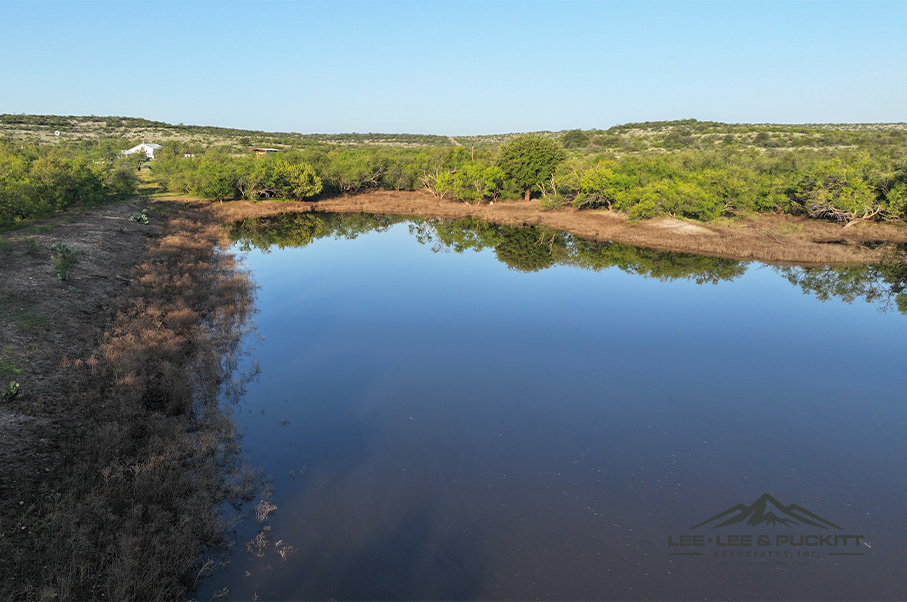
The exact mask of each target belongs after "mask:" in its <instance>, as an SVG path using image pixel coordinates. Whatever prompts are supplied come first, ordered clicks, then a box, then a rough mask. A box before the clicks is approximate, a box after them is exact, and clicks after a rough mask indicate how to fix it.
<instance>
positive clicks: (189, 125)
mask: <svg viewBox="0 0 907 602" xmlns="http://www.w3.org/2000/svg"><path fill="white" fill-rule="evenodd" d="M7 115H11V116H22V117H25V116H30V117H57V118H61V119H67V118H69V119H87V118H95V119H142V120H145V121H149V122H152V123H161V124H163V125H165V126H168V127H174V128H179V127H185V128H219V129H225V130H237V131H248V132H253V133H258V134H291V135H299V136H344V135H359V136H437V137H445V138H481V137H493V136H517V135H520V134H559V133H562V132H568V131H571V130H581V131H584V132H590V131H600V132H605V131H608V130H609V129H610V128H614V127H626V126H630V125H651V124H659V123H663V124H665V125H674V124H679V123H683V122H688V121H693V122H697V123H708V124H717V125H728V126H754V127H771V126H779V127H824V126H839V127H846V126H872V125H880V126H897V125H907V121H871V122H870V121H864V122H838V123H831V122H826V123H818V122H812V123H768V122H766V123H748V122H725V121H715V120H711V119H695V118H692V117H689V118H680V119H673V120H669V121H663V120H649V121H633V122H626V123H617V124H613V125H612V126H610V127H608V128H600V127H591V128H586V129H583V128H566V129H562V130H533V131H522V132H485V133H480V134H438V133H433V132H427V133H416V132H379V131H371V132H365V131H359V132H353V131H350V132H309V133H303V132H296V131H292V130H251V129H248V128H239V127H233V126H220V125H212V124H203V123H168V122H164V121H158V120H151V119H147V118H145V117H141V116H137V115H63V114H52V113H0V117H3V116H7ZM149 127H154V126H149Z"/></svg>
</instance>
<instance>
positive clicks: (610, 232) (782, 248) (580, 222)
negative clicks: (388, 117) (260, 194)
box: [215, 191, 907, 265]
mask: <svg viewBox="0 0 907 602" xmlns="http://www.w3.org/2000/svg"><path fill="white" fill-rule="evenodd" d="M215 210H216V211H217V213H218V214H219V215H220V216H221V217H222V218H223V219H224V220H236V219H243V218H247V217H255V216H261V215H271V214H274V213H281V212H287V211H336V212H344V213H349V212H359V211H362V212H367V213H393V214H399V215H412V216H418V217H449V218H458V217H467V216H474V217H479V218H482V219H485V220H488V221H490V222H495V223H499V224H509V225H523V224H543V225H546V226H550V227H552V228H556V229H559V230H566V231H568V232H572V233H573V234H576V235H579V236H583V237H587V238H592V239H596V240H603V241H615V242H622V243H627V244H632V245H637V246H642V247H649V248H654V249H662V250H666V251H683V252H689V253H698V254H702V255H709V256H714V257H728V258H733V259H757V260H760V261H765V262H769V263H795V264H802V265H825V264H834V265H847V264H866V263H875V262H878V261H880V260H881V259H882V258H883V256H884V254H885V248H884V245H880V244H879V243H880V242H893V243H904V242H907V227H905V226H900V225H891V224H876V223H869V222H867V223H861V224H854V225H853V226H850V227H844V226H841V225H839V224H835V223H831V222H821V221H817V220H811V219H807V218H801V217H794V216H789V215H753V216H745V217H739V218H735V219H733V220H722V221H719V222H717V223H709V224H703V223H698V222H692V221H687V220H678V219H670V218H660V219H653V220H645V221H642V222H639V223H631V222H629V221H627V219H626V218H625V217H624V216H622V215H619V214H617V213H615V212H611V211H603V210H602V211H578V210H576V209H573V208H565V209H559V210H557V211H547V212H544V211H540V210H539V208H538V202H537V201H534V200H533V201H529V202H526V201H522V200H521V201H504V202H497V203H494V204H488V205H471V204H468V203H461V202H455V201H450V200H447V199H444V200H438V199H436V198H435V197H433V196H432V195H431V194H428V193H424V192H391V191H375V192H367V193H361V194H356V195H348V196H341V197H336V198H331V199H325V200H320V201H316V202H300V203H286V202H276V201H263V202H257V203H251V202H246V201H232V202H225V203H218V204H216V206H215Z"/></svg>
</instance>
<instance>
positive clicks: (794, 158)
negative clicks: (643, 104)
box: [153, 134, 907, 223]
mask: <svg viewBox="0 0 907 602" xmlns="http://www.w3.org/2000/svg"><path fill="white" fill-rule="evenodd" d="M167 148H168V147H165V151H166V150H167ZM153 173H154V177H155V179H156V180H157V181H158V183H159V184H160V185H161V186H162V187H164V188H166V189H167V190H170V191H173V192H179V193H184V194H192V195H195V196H201V197H205V198H212V199H222V200H223V199H232V198H245V199H249V200H258V199H265V198H286V199H295V200H302V199H306V198H312V197H315V196H318V195H324V194H337V193H350V192H358V191H363V190H367V189H388V190H427V191H429V192H431V193H432V194H434V195H436V196H437V197H438V198H439V199H444V198H447V199H452V200H457V201H463V202H469V203H484V202H494V201H498V200H507V199H516V198H520V197H522V198H524V199H527V200H528V199H529V198H530V197H531V196H535V197H536V198H538V199H539V202H540V203H541V207H542V208H543V209H557V208H559V207H565V206H573V207H576V208H578V209H610V210H615V211H620V212H623V213H626V214H627V215H628V216H629V217H630V218H631V219H642V218H651V217H656V216H674V217H687V218H693V219H698V220H712V219H715V218H717V217H719V216H723V215H734V214H737V213H740V212H752V211H755V212H759V211H770V212H786V213H792V214H802V215H807V216H809V217H813V218H818V219H831V220H835V221H839V222H842V223H850V222H854V221H859V220H867V219H879V220H881V219H887V220H901V219H903V218H904V217H905V215H907V161H905V160H904V158H903V155H902V154H899V153H895V152H891V149H883V150H882V152H872V151H871V150H868V149H863V148H858V149H851V148H847V149H835V150H828V149H799V150H765V149H759V148H754V147H733V148H724V147H721V146H717V147H714V148H709V149H683V150H677V151H672V152H663V151H659V150H652V151H649V152H645V153H623V154H621V153H610V152H609V153H589V154H581V153H576V152H570V151H568V150H567V149H566V148H565V147H564V144H562V143H561V141H558V140H556V139H554V138H551V137H546V136H542V135H539V134H525V135H521V136H517V137H515V138H512V139H511V140H509V141H508V142H506V143H505V144H503V145H502V146H501V147H500V148H499V149H493V148H481V149H467V148H464V147H429V148H419V149H405V148H390V147H370V148H361V147H360V148H350V147H338V146H327V145H324V146H313V147H308V148H303V149H296V150H290V151H288V152H283V153H277V154H275V155H269V156H263V157H256V156H250V155H248V154H246V155H245V156H242V155H239V156H237V155H235V154H231V153H229V152H228V151H227V150H225V149H222V148H221V149H218V148H214V149H209V150H208V151H207V152H206V153H205V154H204V155H203V156H200V157H199V156H196V157H190V158H186V157H184V156H183V153H180V152H179V151H178V148H177V145H175V144H174V145H171V146H170V147H169V152H165V153H162V154H161V158H160V159H157V160H156V161H155V163H154V165H153Z"/></svg>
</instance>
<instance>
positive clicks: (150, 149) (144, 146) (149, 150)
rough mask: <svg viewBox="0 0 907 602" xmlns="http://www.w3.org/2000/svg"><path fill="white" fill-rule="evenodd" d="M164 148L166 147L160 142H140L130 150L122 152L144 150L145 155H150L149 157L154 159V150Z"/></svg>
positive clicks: (129, 152)
mask: <svg viewBox="0 0 907 602" xmlns="http://www.w3.org/2000/svg"><path fill="white" fill-rule="evenodd" d="M162 148H164V147H163V146H161V145H160V144H154V143H153V142H152V143H145V142H142V143H141V144H139V145H137V146H133V147H132V148H130V149H129V150H124V151H123V152H122V154H124V155H131V154H133V153H138V152H143V153H145V156H146V157H148V158H149V159H154V151H159V150H161V149H162Z"/></svg>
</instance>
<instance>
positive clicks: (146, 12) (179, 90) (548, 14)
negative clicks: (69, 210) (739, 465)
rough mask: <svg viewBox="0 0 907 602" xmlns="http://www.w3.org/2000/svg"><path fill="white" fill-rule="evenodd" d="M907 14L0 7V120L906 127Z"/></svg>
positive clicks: (425, 129) (328, 126) (818, 9)
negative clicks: (2, 116) (905, 37)
mask: <svg viewBox="0 0 907 602" xmlns="http://www.w3.org/2000/svg"><path fill="white" fill-rule="evenodd" d="M213 7H217V9H216V10H212V8H213ZM905 8H907V6H905V4H904V3H903V2H899V1H887V2H886V1H868V2H859V3H857V2H733V3H716V2H664V1H643V2H617V1H613V2H608V1H602V2H594V1H579V0H575V1H560V2H550V1H535V2H530V1H526V2H517V1H494V2H473V1H466V0H464V1H460V2H456V1H439V2H419V1H386V2H385V1H374V2H363V1H359V2H357V1H333V2H323V1H300V2H271V1H268V2H256V3H252V2H237V1H224V2H205V1H200V0H196V1H189V2H183V3H177V2H167V1H161V2H156V3H152V4H143V5H139V4H135V3H128V4H124V3H115V2H99V1H93V2H92V1H85V0H75V1H72V2H66V3H62V2H53V1H32V2H9V1H7V2H2V1H0V17H3V18H2V19H0V32H2V34H3V35H0V52H2V53H3V55H4V56H8V57H13V56H15V57H16V58H15V59H14V60H7V61H4V62H3V64H2V65H0V78H2V80H3V81H4V83H5V90H4V93H3V94H2V95H0V112H2V113H10V114H22V113H24V114H50V115H111V116H113V115H142V116H143V118H144V119H149V120H153V121H162V122H166V123H171V124H179V123H193V124H199V123H206V124H209V126H213V127H226V128H231V129H246V130H254V131H263V132H267V131H271V132H278V131H279V132H295V133H300V134H327V135H330V134H340V133H358V132H369V133H383V132H406V133H411V134H421V135H438V136H481V135H494V134H488V133H487V132H511V133H518V132H541V131H551V132H555V131H565V130H569V129H582V130H588V129H608V128H609V127H613V126H614V125H619V124H626V123H643V122H645V121H674V120H679V119H685V118H686V119H689V118H695V119H697V120H701V121H718V122H723V123H732V124H753V125H756V124H774V125H801V124H857V123H861V124H862V123H903V122H904V121H905V115H904V107H905V106H907V48H905V45H904V44H903V43H902V42H901V38H902V32H903V30H904V29H907V10H904V9H905ZM36 40H38V41H39V43H37V44H36V43H35V41H36ZM23 50H25V51H23Z"/></svg>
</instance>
